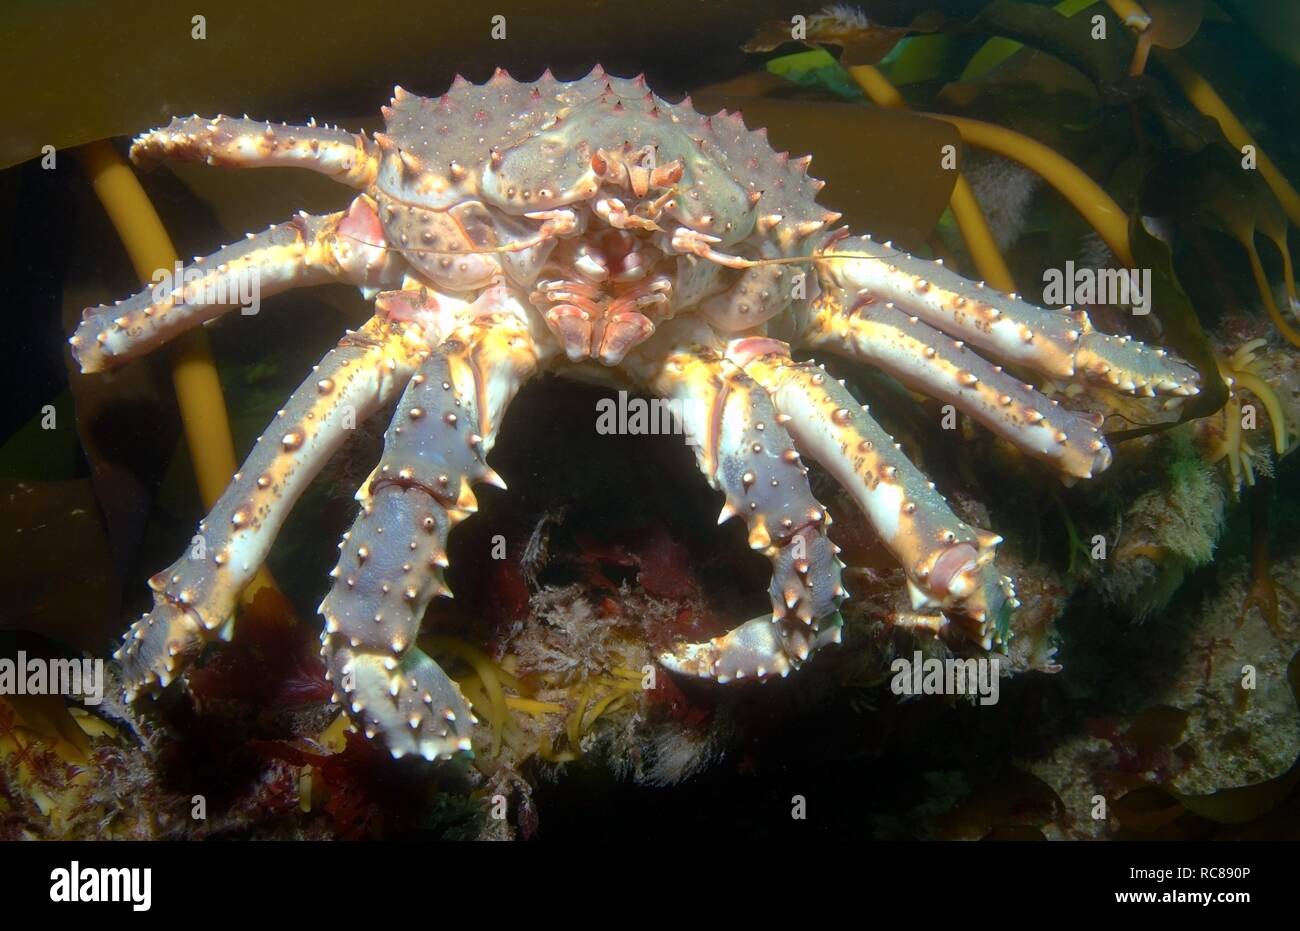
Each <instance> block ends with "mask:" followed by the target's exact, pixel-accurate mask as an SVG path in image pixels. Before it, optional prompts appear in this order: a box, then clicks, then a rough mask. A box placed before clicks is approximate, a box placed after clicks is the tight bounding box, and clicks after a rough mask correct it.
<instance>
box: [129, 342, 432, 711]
mask: <svg viewBox="0 0 1300 931" xmlns="http://www.w3.org/2000/svg"><path fill="white" fill-rule="evenodd" d="M410 331H414V333H417V334H418V332H419V330H418V328H416V327H414V326H413V325H405V324H396V323H391V322H389V321H387V320H384V319H382V318H381V317H378V316H377V317H373V318H371V319H370V320H369V321H367V323H366V324H365V325H364V326H363V327H362V328H361V329H360V330H358V331H356V332H354V333H349V334H348V335H347V336H345V337H344V338H343V340H342V341H341V342H340V343H339V345H338V347H337V348H336V349H331V350H330V351H329V352H328V353H326V355H325V357H324V358H323V359H322V360H321V363H320V365H318V366H317V367H316V369H315V371H314V372H313V374H312V375H311V377H310V378H308V379H307V380H306V381H305V382H303V384H302V385H301V386H299V387H298V389H297V390H296V391H294V393H293V395H292V396H291V397H290V399H289V402H288V403H287V404H286V405H285V406H284V408H283V409H282V410H280V411H279V412H278V413H277V414H276V416H275V420H273V421H272V422H271V425H270V426H269V427H268V428H267V430H266V432H265V433H263V434H262V436H260V437H258V439H257V443H256V444H255V445H254V446H253V451H252V452H251V453H249V455H248V458H247V459H246V460H245V461H244V464H243V467H242V468H241V469H240V471H238V472H236V473H235V477H234V480H233V481H232V482H231V483H230V485H229V486H227V488H226V490H225V492H223V493H222V495H221V498H220V499H218V501H217V503H216V505H214V506H213V508H212V512H211V513H210V514H208V516H207V517H206V518H205V519H204V520H203V521H202V522H201V523H200V524H199V529H198V535H197V536H196V537H195V538H194V540H193V541H192V543H191V545H190V548H189V551H188V552H187V553H186V554H185V555H184V556H182V557H181V558H180V559H178V560H177V561H176V562H175V563H173V564H172V566H171V567H170V568H168V569H166V570H164V571H163V572H159V573H158V574H157V575H155V576H154V577H153V578H151V579H150V580H149V587H150V588H152V589H153V592H154V608H153V610H152V611H151V612H150V613H149V614H147V615H145V616H144V617H143V618H141V619H140V620H139V621H137V622H136V623H135V624H133V625H132V626H131V629H130V630H129V631H128V632H127V634H126V636H125V637H124V643H123V645H122V647H121V649H119V650H118V651H117V653H116V654H115V655H116V657H117V659H119V660H120V661H121V662H122V666H123V671H124V675H123V678H124V681H125V685H126V692H127V697H128V699H130V700H134V699H135V698H136V697H138V696H139V695H140V694H142V693H145V692H150V691H156V690H158V689H160V688H162V687H163V686H166V685H167V684H168V683H170V682H171V681H172V680H173V679H174V678H175V677H176V676H177V675H179V674H180V672H182V671H183V669H184V666H185V665H186V664H187V663H188V662H189V661H190V660H191V659H193V658H194V656H195V655H196V654H197V653H198V651H199V649H200V648H201V647H202V646H203V644H204V643H205V642H206V641H208V640H210V639H212V638H213V637H214V636H216V634H217V632H218V631H220V630H221V629H222V628H223V627H224V626H225V625H226V623H227V622H228V621H229V620H230V619H231V617H232V615H233V612H234V609H235V605H236V602H237V600H238V598H239V593H240V592H241V591H242V590H243V589H244V587H245V586H246V585H247V584H248V583H249V581H251V580H252V578H253V575H254V573H256V571H257V569H258V567H259V566H261V564H262V561H263V560H264V559H265V558H266V554H267V552H268V551H269V550H270V548H271V543H272V541H273V540H274V539H275V535H276V534H277V533H278V532H279V529H280V525H281V524H282V523H283V522H284V519H285V517H286V516H287V515H288V513H289V511H290V509H291V508H292V507H293V503H294V501H296V500H297V498H298V496H299V495H300V494H302V491H303V490H304V489H305V488H306V487H307V485H308V484H310V482H311V480H312V478H313V477H314V476H315V475H316V473H317V472H318V471H319V470H320V468H321V466H322V465H324V464H325V462H326V461H327V460H328V459H329V458H330V456H331V455H332V454H333V453H334V451H335V450H337V449H338V448H339V446H341V445H342V444H343V442H344V440H346V439H347V436H348V433H349V431H350V430H351V429H352V428H354V427H355V426H356V424H357V423H359V422H360V421H361V420H362V419H364V418H365V417H366V416H368V415H369V414H371V413H373V412H374V411H375V410H377V409H379V408H380V407H382V406H383V405H384V404H386V403H388V402H389V400H391V399H392V397H393V396H394V395H395V394H396V392H397V389H398V388H399V387H400V386H401V385H403V384H405V382H406V380H407V379H408V378H409V377H410V374H411V372H412V371H414V370H415V367H416V366H417V365H418V364H419V362H420V360H421V359H422V358H423V355H424V353H426V352H427V346H426V344H424V343H423V341H422V340H420V339H418V338H417V337H416V336H415V335H413V333H412V332H410Z"/></svg>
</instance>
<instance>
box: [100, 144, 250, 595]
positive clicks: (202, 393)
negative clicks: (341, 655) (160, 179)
mask: <svg viewBox="0 0 1300 931" xmlns="http://www.w3.org/2000/svg"><path fill="white" fill-rule="evenodd" d="M76 156H77V160H78V162H79V163H80V164H81V167H82V169H83V170H84V171H85V172H86V174H87V175H88V176H89V178H90V181H91V184H92V185H93V186H94V189H95V195H96V196H97V197H98V198H99V201H100V203H101V204H103V205H104V211H105V212H106V213H107V214H108V218H109V220H111V221H112V223H113V228H114V229H116V230H117V234H118V236H119V237H121V239H122V245H123V246H124V247H125V248H126V252H127V255H128V256H129V257H130V259H131V265H132V266H133V267H134V268H135V273H136V275H137V276H138V277H139V279H140V281H141V283H144V284H148V283H149V282H151V281H153V280H154V279H153V275H154V272H155V271H157V270H158V269H160V268H165V269H170V268H172V267H173V266H174V265H175V263H176V259H177V256H176V247H175V246H173V245H172V241H171V237H170V236H168V235H167V230H166V229H165V228H164V227H163V224H162V220H161V219H159V217H158V213H157V212H156V211H155V210H154V209H153V204H151V203H150V202H149V196H148V195H147V194H145V192H144V188H142V187H141V186H140V182H139V181H138V180H137V179H136V177H135V173H134V172H132V171H131V169H130V167H129V166H128V165H127V164H126V163H125V162H124V161H122V159H121V157H120V156H119V155H118V154H117V151H116V150H115V149H114V148H113V146H112V144H111V143H109V142H108V141H106V140H100V141H98V142H91V143H88V144H87V145H84V146H81V147H80V148H78V149H77V150H76ZM172 345H173V348H172V352H171V356H170V358H171V363H172V384H173V385H174V386H175V388H176V402H177V406H178V407H179V408H180V412H181V421H182V423H183V424H184V426H185V440H186V443H187V444H188V446H189V450H190V460H191V461H192V462H193V463H194V477H195V479H196V480H197V481H198V486H199V496H200V497H201V498H202V499H203V506H204V507H205V508H211V507H212V505H214V504H215V503H216V501H217V499H218V498H219V497H221V492H222V491H224V490H225V488H226V484H227V483H228V482H229V481H230V476H231V475H233V474H234V472H235V468H236V465H235V445H234V442H233V441H232V440H231V437H230V418H229V416H228V415H227V413H226V402H225V399H224V398H223V397H222V395H221V380H220V379H219V378H218V376H217V367H216V364H215V363H214V362H213V360H212V351H211V349H210V348H209V347H208V338H207V334H205V333H204V332H203V331H202V330H201V329H197V330H191V331H190V332H189V333H186V334H184V335H182V336H180V337H178V338H177V339H176V340H175V341H174V342H173V344H172ZM274 584H275V583H274V582H273V580H272V579H271V575H270V573H269V572H268V571H267V570H266V568H265V567H263V568H262V569H260V570H259V571H258V574H257V575H256V576H255V577H254V579H253V581H252V582H250V583H249V585H248V587H247V588H246V589H245V590H244V594H243V600H244V602H245V603H247V602H248V601H249V600H251V598H252V597H253V595H254V594H256V593H257V590H258V589H260V588H264V587H267V586H272V587H273V586H274Z"/></svg>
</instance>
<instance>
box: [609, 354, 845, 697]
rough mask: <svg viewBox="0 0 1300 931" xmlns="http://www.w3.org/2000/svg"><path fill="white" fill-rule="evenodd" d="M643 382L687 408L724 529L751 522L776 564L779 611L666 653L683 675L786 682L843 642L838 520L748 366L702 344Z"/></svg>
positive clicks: (657, 365)
mask: <svg viewBox="0 0 1300 931" xmlns="http://www.w3.org/2000/svg"><path fill="white" fill-rule="evenodd" d="M634 365H636V367H637V369H638V371H637V374H638V377H640V378H641V380H642V382H643V383H644V384H646V385H647V386H648V387H650V388H651V389H652V390H654V391H655V392H657V393H658V394H660V395H662V396H664V397H667V398H669V399H670V400H671V401H672V402H676V403H677V404H680V409H681V411H682V419H683V421H684V424H683V426H684V427H685V429H686V431H687V435H688V436H690V437H692V438H693V439H694V441H695V443H696V446H695V452H696V458H697V460H698V462H699V465H700V470H701V471H702V472H703V473H704V475H705V476H706V478H707V479H708V481H709V484H710V485H711V486H712V487H713V488H716V489H719V490H721V491H722V492H723V493H724V494H725V495H726V502H725V504H723V507H722V514H721V515H720V517H719V523H722V522H723V521H725V520H727V519H729V518H731V517H735V516H740V517H743V518H744V520H745V521H746V523H747V524H748V525H749V545H750V547H751V548H752V549H754V550H756V551H759V552H761V553H763V554H764V555H765V556H767V557H768V558H769V559H770V560H771V561H772V584H771V588H770V590H769V592H770V595H771V598H772V613H771V615H770V616H769V615H761V616H759V617H756V618H753V619H751V620H749V621H746V622H745V623H744V624H742V625H740V626H739V627H737V628H736V629H735V630H733V631H731V632H730V633H728V634H726V635H724V636H721V637H717V638H715V639H713V640H711V641H709V642H707V643H689V644H683V645H680V646H678V647H677V648H675V649H674V650H673V651H671V652H668V653H665V654H663V655H661V656H660V658H659V659H660V662H662V663H663V664H664V665H665V666H666V667H668V668H669V669H672V670H674V671H676V672H682V673H689V674H691V675H696V676H703V677H708V678H714V679H717V680H718V681H720V682H727V681H730V680H732V679H742V678H758V679H763V678H768V677H771V676H774V675H781V676H784V675H786V674H788V673H789V672H790V670H791V668H795V667H797V666H798V665H799V664H800V663H802V662H803V661H804V660H806V659H807V658H808V656H809V655H810V654H811V653H812V651H813V650H815V649H817V648H818V647H820V646H823V645H824V644H826V643H838V642H839V639H840V626H841V619H840V616H839V610H838V609H839V604H840V602H841V601H843V600H844V594H845V593H844V589H843V588H842V587H841V585H840V569H841V568H843V564H842V563H841V562H840V561H839V560H838V559H837V558H836V556H835V554H836V552H837V550H836V547H835V546H834V544H832V543H831V542H830V539H829V538H828V537H827V535H826V528H827V527H828V526H829V525H830V522H831V519H830V516H829V515H828V514H827V513H826V510H825V508H823V507H822V506H821V504H819V503H818V502H817V500H816V499H815V498H814V497H813V495H812V490H811V489H810V488H809V487H808V479H807V474H808V470H807V468H805V467H804V465H803V463H802V462H801V461H800V459H799V454H798V452H797V451H796V450H795V448H794V443H793V442H792V441H791V439H790V435H789V434H788V433H787V432H786V428H785V426H784V425H783V424H784V422H785V421H786V420H787V419H788V418H785V417H782V416H780V415H778V414H777V412H776V410H775V409H774V408H773V406H772V402H771V399H770V398H769V397H768V396H767V394H766V392H764V391H763V389H762V388H761V387H759V386H758V385H757V384H755V383H754V381H753V380H752V379H751V378H749V377H748V376H747V375H746V374H745V373H744V372H743V371H741V369H740V368H739V367H738V366H736V365H734V364H733V363H731V362H729V361H728V360H726V359H724V358H721V357H720V356H718V355H717V354H716V353H713V352H712V351H710V350H708V349H704V348H703V347H701V346H698V345H691V344H687V343H678V344H676V345H674V346H673V347H671V348H670V350H669V351H668V352H667V353H666V354H664V355H661V356H658V357H654V361H653V362H647V361H640V360H639V365H637V364H636V363H634Z"/></svg>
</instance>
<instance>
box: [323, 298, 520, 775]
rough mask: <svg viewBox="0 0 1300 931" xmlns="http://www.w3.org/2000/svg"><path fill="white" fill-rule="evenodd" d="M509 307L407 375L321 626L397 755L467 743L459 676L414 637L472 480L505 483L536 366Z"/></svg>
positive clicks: (432, 754)
mask: <svg viewBox="0 0 1300 931" xmlns="http://www.w3.org/2000/svg"><path fill="white" fill-rule="evenodd" d="M536 366H537V352H536V348H535V346H534V344H533V341H532V339H531V337H530V336H529V334H528V331H527V329H526V326H525V324H524V323H523V322H522V321H521V320H520V319H519V318H518V317H516V316H514V315H513V314H506V313H501V314H496V313H489V314H486V315H484V316H480V317H478V318H476V319H475V320H474V321H473V322H472V323H469V324H467V325H465V326H463V327H461V328H459V329H457V330H456V331H455V332H453V333H452V335H451V336H450V337H449V338H448V339H446V340H445V341H444V342H443V343H442V345H441V346H440V347H439V348H438V349H437V350H435V351H434V353H433V354H432V355H431V356H430V357H429V358H428V359H427V360H426V361H425V362H424V364H423V365H421V366H420V369H419V371H417V372H416V373H415V375H414V376H413V377H412V378H411V382H410V384H409V385H408V386H407V389H406V392H405V393H404V394H403V395H402V400H401V402H400V403H399V405H398V408H397V412H396V414H394V416H393V421H392V423H391V424H390V426H389V428H388V431H387V433H386V434H385V435H384V455H383V459H382V460H381V461H380V464H379V466H378V468H376V469H375V471H374V472H373V473H371V476H370V478H369V479H367V480H366V482H365V484H363V485H362V486H361V490H360V491H359V492H358V493H357V499H358V500H359V501H360V502H361V513H360V514H358V515H357V519H356V522H355V523H354V524H353V525H352V529H351V530H350V531H348V532H347V533H345V534H344V535H343V541H342V542H341V543H340V544H339V549H340V550H341V555H340V557H339V563H338V566H337V567H335V569H334V571H333V572H332V573H331V575H332V576H333V577H334V585H333V587H332V588H331V589H330V592H329V594H328V595H327V596H326V597H325V600H324V601H323V602H322V603H321V606H320V612H321V614H322V615H323V616H324V618H325V631H324V634H323V635H322V637H321V642H322V644H323V648H322V651H321V655H322V656H323V657H324V658H325V662H326V665H327V669H328V673H327V674H328V675H329V677H330V679H331V681H332V682H333V683H334V687H335V689H336V691H337V693H338V697H339V698H341V699H342V700H345V701H346V704H347V707H348V710H349V712H350V714H351V716H352V718H353V720H354V721H356V722H357V723H358V724H359V725H360V726H361V727H363V728H364V730H365V732H366V736H368V737H374V736H375V735H376V734H382V735H383V737H384V740H385V741H386V743H387V745H388V748H389V750H390V751H391V752H392V754H393V756H395V757H400V756H404V755H406V754H407V753H415V754H419V755H421V756H424V757H425V758H426V759H430V760H432V759H434V758H436V757H449V756H452V755H453V754H455V753H456V752H457V751H468V750H470V738H469V728H470V725H471V724H472V723H473V722H474V718H473V715H472V714H471V713H470V709H469V705H468V704H467V703H466V701H465V698H464V696H463V695H462V694H461V692H460V689H459V688H458V687H457V685H456V684H455V683H454V682H453V681H452V680H451V679H450V678H448V676H447V674H446V673H444V672H443V671H442V669H441V668H440V667H439V666H438V665H437V663H435V662H434V661H433V660H432V659H430V658H429V657H428V656H427V655H426V654H425V653H424V652H422V651H421V650H420V649H419V648H418V647H417V646H416V645H415V640H416V636H417V634H418V633H419V630H420V622H421V620H422V618H423V617H424V611H425V608H426V607H427V606H428V604H429V601H430V600H431V599H432V598H433V597H434V596H436V595H448V596H450V594H451V592H450V591H449V590H448V588H447V586H446V583H445V582H444V581H443V574H442V570H443V568H445V567H446V565H447V534H448V532H449V531H450V530H451V528H452V527H454V526H455V525H456V524H458V523H459V522H460V521H462V520H464V519H465V518H466V517H468V516H469V515H470V514H471V513H473V512H474V511H475V510H476V509H477V502H476V501H475V498H474V493H473V491H471V489H470V485H471V483H474V482H490V483H493V484H497V485H502V487H504V486H503V484H502V482H501V479H500V477H499V476H497V474H496V473H495V472H493V471H492V469H491V468H490V467H489V466H488V464H487V460H486V456H487V453H488V451H489V450H490V449H491V448H492V444H493V441H494V439H495V437H496V433H497V428H498V426H499V424H500V422H501V417H502V415H503V414H504V412H505V408H506V406H507V405H508V404H509V402H510V400H511V399H512V398H513V397H514V395H515V393H516V391H518V389H519V387H520V385H521V384H523V382H524V381H525V380H526V379H527V378H528V376H529V375H531V374H532V372H533V371H534V370H535V369H536Z"/></svg>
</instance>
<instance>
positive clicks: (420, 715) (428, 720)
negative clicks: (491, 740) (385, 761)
mask: <svg viewBox="0 0 1300 931" xmlns="http://www.w3.org/2000/svg"><path fill="white" fill-rule="evenodd" d="M390 665H391V666H392V668H391V669H390V668H389V666H390ZM329 676H330V680H331V681H332V682H333V683H334V687H335V688H336V689H337V690H338V691H339V692H340V693H341V695H342V696H343V699H344V701H345V702H346V703H347V707H348V710H349V711H350V712H351V713H352V718H353V720H355V721H356V722H357V723H358V724H360V725H361V726H362V727H363V728H364V729H365V732H366V736H367V737H374V736H375V735H376V734H383V737H384V742H385V743H386V744H387V746H388V750H389V752H390V753H392V755H393V757H394V758H398V757H403V756H406V755H407V754H413V755H416V756H422V757H424V758H425V759H426V760H438V759H450V758H451V757H453V756H455V755H456V754H457V753H465V754H470V755H472V752H473V751H472V750H471V744H470V729H471V726H472V725H473V724H475V723H476V719H475V717H474V715H473V713H472V712H471V711H470V707H469V703H468V702H467V701H466V700H465V696H464V695H463V694H462V693H461V691H460V687H459V686H458V685H456V683H455V682H454V681H452V679H451V678H450V677H449V676H448V675H447V674H446V673H445V672H443V670H442V667H441V666H439V665H438V664H437V663H435V662H434V661H433V660H431V659H430V658H429V657H428V656H427V655H425V654H424V653H423V652H421V651H420V650H418V649H412V650H411V651H410V652H408V653H407V654H406V655H405V656H403V657H402V659H401V661H400V662H391V658H390V657H385V656H381V655H378V654H375V653H357V654H354V653H352V651H351V650H348V649H346V648H343V649H339V650H336V651H334V652H333V654H332V656H331V663H330V671H329Z"/></svg>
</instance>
